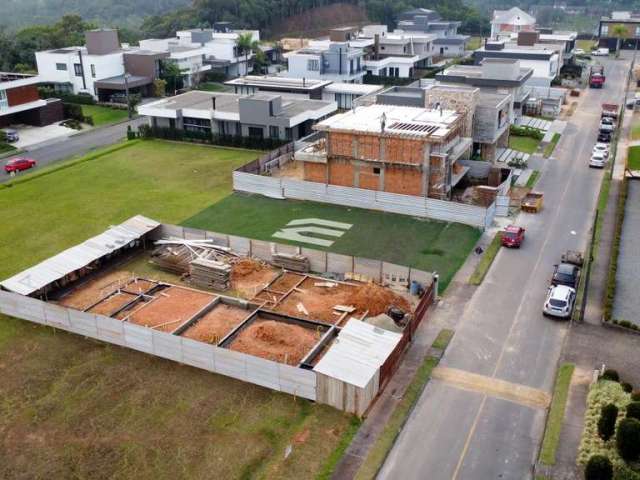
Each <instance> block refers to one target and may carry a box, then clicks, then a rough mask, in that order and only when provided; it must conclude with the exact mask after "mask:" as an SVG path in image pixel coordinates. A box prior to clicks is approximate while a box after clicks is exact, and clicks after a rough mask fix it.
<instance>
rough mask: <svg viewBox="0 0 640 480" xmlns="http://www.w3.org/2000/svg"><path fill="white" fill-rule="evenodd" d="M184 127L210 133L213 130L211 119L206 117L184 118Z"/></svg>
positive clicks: (189, 130) (188, 129)
mask: <svg viewBox="0 0 640 480" xmlns="http://www.w3.org/2000/svg"><path fill="white" fill-rule="evenodd" d="M182 125H183V128H184V129H185V130H186V131H188V132H199V133H209V132H211V120H208V119H206V118H190V117H183V118H182Z"/></svg>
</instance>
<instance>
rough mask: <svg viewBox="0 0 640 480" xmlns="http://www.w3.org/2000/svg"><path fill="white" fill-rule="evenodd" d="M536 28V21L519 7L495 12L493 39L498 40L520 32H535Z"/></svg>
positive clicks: (492, 21) (492, 28)
mask: <svg viewBox="0 0 640 480" xmlns="http://www.w3.org/2000/svg"><path fill="white" fill-rule="evenodd" d="M535 28H536V19H535V18H534V17H533V16H531V15H529V14H528V13H527V12H525V11H524V10H522V9H520V8H518V7H513V8H510V9H509V10H494V12H493V18H492V19H491V38H493V39H498V38H500V37H501V36H505V35H506V36H510V35H511V34H512V33H516V34H517V33H518V32H533V31H534V30H535Z"/></svg>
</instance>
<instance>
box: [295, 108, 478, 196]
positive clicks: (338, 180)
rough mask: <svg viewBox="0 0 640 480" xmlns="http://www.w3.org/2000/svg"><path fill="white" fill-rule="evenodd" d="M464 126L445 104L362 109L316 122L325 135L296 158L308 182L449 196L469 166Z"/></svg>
mask: <svg viewBox="0 0 640 480" xmlns="http://www.w3.org/2000/svg"><path fill="white" fill-rule="evenodd" d="M462 124H463V118H462V116H461V115H459V114H458V113H457V112H456V111H454V110H445V109H443V108H425V107H414V106H397V105H384V104H374V105H368V106H362V107H357V108H355V109H353V110H349V111H348V112H345V113H341V114H337V115H334V116H332V117H329V118H327V119H325V120H323V121H321V122H319V123H318V124H316V125H315V126H314V127H313V128H314V130H316V131H318V132H321V133H322V134H323V135H322V137H321V138H320V139H319V140H318V141H317V142H316V143H315V144H313V145H312V146H311V147H309V148H308V149H304V150H299V151H298V152H296V154H295V161H296V162H301V163H302V170H303V172H304V173H303V178H304V180H306V181H311V182H320V183H324V184H329V185H338V186H345V187H355V188H361V189H368V190H377V191H381V192H390V193H400V194H405V195H413V196H421V197H429V198H436V199H443V200H446V199H450V198H451V195H452V189H453V187H454V186H455V185H456V184H457V183H458V182H459V181H460V179H461V178H462V177H463V176H464V174H465V173H466V172H467V170H468V168H466V167H462V166H460V165H456V161H457V160H458V159H460V158H462V157H465V156H466V155H467V154H468V152H469V149H470V148H471V139H470V138H465V137H463V135H462V133H463V132H462V130H461V129H462Z"/></svg>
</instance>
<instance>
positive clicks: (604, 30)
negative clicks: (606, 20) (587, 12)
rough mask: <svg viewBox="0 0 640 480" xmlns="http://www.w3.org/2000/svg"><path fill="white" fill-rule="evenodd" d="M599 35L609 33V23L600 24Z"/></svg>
mask: <svg viewBox="0 0 640 480" xmlns="http://www.w3.org/2000/svg"><path fill="white" fill-rule="evenodd" d="M600 34H601V35H609V25H606V24H605V25H602V30H601V32H600Z"/></svg>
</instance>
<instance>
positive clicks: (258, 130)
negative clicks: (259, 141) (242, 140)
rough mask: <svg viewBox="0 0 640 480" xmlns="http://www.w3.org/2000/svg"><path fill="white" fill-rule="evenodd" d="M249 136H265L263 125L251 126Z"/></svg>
mask: <svg viewBox="0 0 640 480" xmlns="http://www.w3.org/2000/svg"><path fill="white" fill-rule="evenodd" d="M249 136H250V137H251V138H263V137H264V131H263V130H262V127H249Z"/></svg>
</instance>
